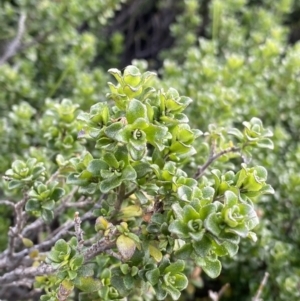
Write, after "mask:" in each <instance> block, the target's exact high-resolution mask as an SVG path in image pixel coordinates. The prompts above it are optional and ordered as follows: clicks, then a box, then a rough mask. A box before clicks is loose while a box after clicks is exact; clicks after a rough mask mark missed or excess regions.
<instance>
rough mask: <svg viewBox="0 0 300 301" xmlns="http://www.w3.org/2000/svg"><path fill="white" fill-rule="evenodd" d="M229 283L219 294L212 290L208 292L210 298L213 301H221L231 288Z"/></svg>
mask: <svg viewBox="0 0 300 301" xmlns="http://www.w3.org/2000/svg"><path fill="white" fill-rule="evenodd" d="M229 286H230V285H229V283H225V284H224V285H223V286H222V287H221V289H220V290H219V292H218V293H217V292H213V291H211V290H209V291H208V294H209V298H210V299H211V300H212V301H219V300H220V299H221V297H222V295H223V294H224V293H225V291H226V290H227V289H228V288H229Z"/></svg>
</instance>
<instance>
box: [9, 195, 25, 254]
mask: <svg viewBox="0 0 300 301" xmlns="http://www.w3.org/2000/svg"><path fill="white" fill-rule="evenodd" d="M27 199H28V196H27V193H25V195H24V197H23V199H22V200H21V201H20V202H18V203H17V204H16V205H15V206H14V210H15V226H14V227H10V229H9V232H8V236H9V240H8V257H9V258H10V259H11V258H12V257H13V254H14V252H15V245H16V238H19V237H20V234H21V231H22V229H23V226H24V224H25V222H26V216H25V215H23V209H24V206H25V204H26V202H27Z"/></svg>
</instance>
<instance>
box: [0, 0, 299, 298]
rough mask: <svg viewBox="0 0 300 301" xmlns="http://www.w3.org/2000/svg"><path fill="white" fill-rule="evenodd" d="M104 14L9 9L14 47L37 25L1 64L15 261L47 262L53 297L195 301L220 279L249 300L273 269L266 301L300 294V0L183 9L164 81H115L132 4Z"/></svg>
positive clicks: (7, 221)
mask: <svg viewBox="0 0 300 301" xmlns="http://www.w3.org/2000/svg"><path fill="white" fill-rule="evenodd" d="M100 2H101V1H100ZM100 2H96V1H94V0H88V1H85V3H81V2H79V1H77V0H72V1H58V2H57V1H54V2H53V3H52V2H51V1H50V2H49V1H46V0H43V1H39V4H38V5H37V4H36V3H35V1H15V4H14V5H15V7H14V6H13V4H11V3H8V2H7V3H5V4H3V5H2V4H1V5H2V7H3V10H2V12H1V14H3V15H5V16H6V17H7V24H8V25H7V24H6V25H5V26H0V28H1V31H5V35H6V39H7V41H10V40H11V39H13V37H14V36H15V32H16V28H17V26H16V24H17V23H18V14H20V13H23V12H25V13H26V15H27V19H28V20H30V22H27V23H26V27H27V28H26V33H25V35H24V37H23V40H24V45H23V46H24V49H22V47H21V50H22V51H20V52H18V53H17V55H16V56H15V57H14V58H13V60H11V61H10V62H9V64H8V63H6V64H4V65H2V66H1V75H0V85H1V86H3V87H5V88H4V89H2V90H1V92H0V115H1V118H0V145H1V148H0V172H1V173H2V174H3V181H2V182H1V183H0V188H1V191H0V196H1V199H2V198H7V199H8V200H9V201H7V202H2V203H1V201H0V214H1V217H0V232H1V233H5V235H4V236H5V237H3V235H0V248H1V249H3V250H4V252H3V253H2V254H0V267H1V268H2V267H4V268H5V269H6V271H7V273H9V272H12V273H13V271H14V269H15V267H16V262H18V264H19V262H20V264H23V265H24V266H25V267H24V268H25V269H26V268H29V269H31V268H33V267H34V268H36V270H38V269H39V268H41V267H42V268H43V264H42V262H44V264H45V266H46V267H47V268H48V269H49V270H47V271H44V272H43V273H42V272H39V273H37V274H30V277H31V279H32V278H33V277H34V276H36V278H35V284H34V288H33V290H35V289H41V290H43V293H44V295H43V296H41V300H49V301H61V300H77V299H78V300H82V301H89V300H94V301H102V300H106V301H109V300H120V301H123V300H124V301H125V300H127V299H130V300H145V301H148V300H153V299H156V300H170V299H172V300H178V299H180V298H181V300H185V299H186V298H188V294H189V293H190V292H191V290H193V289H194V288H193V287H198V288H199V287H201V286H203V281H202V280H203V279H204V280H205V281H209V282H212V283H213V281H212V280H207V279H208V278H206V276H205V275H208V276H209V277H210V278H217V277H218V276H220V277H218V280H219V281H220V282H221V283H223V282H224V283H226V282H229V283H230V284H231V286H232V290H231V291H230V292H228V296H226V294H225V295H224V296H223V297H222V298H224V300H226V298H227V299H228V300H241V299H243V300H250V298H251V297H252V296H254V294H255V292H256V291H257V288H258V285H259V282H260V280H261V278H260V276H261V275H263V273H264V272H265V271H268V272H269V273H270V275H271V277H270V279H269V282H268V285H267V286H265V288H264V291H263V293H262V297H263V299H264V300H275V301H281V300H284V301H285V300H292V301H293V300H295V301H296V300H298V299H299V292H298V291H299V290H298V289H297V288H298V287H299V281H300V276H299V275H300V270H299V268H298V267H299V265H300V262H299V258H298V257H297V255H296V254H297V253H296V252H297V250H298V245H299V231H298V229H299V222H298V221H299V212H298V209H297V208H299V201H298V194H299V176H298V169H299V164H300V162H299V157H300V156H299V154H300V152H299V146H298V144H297V141H298V140H299V131H298V128H299V125H300V118H299V116H298V115H299V114H298V113H297V108H298V106H299V97H298V96H299V92H300V91H299V87H300V85H299V76H298V73H299V59H298V58H299V49H300V48H299V45H298V44H295V45H293V46H292V45H286V39H287V29H286V28H285V27H283V26H282V25H281V23H282V22H283V20H284V18H285V17H286V14H287V13H289V12H290V11H291V6H292V1H286V0H282V1H278V3H276V4H274V3H271V1H267V0H265V1H262V2H261V3H260V4H259V5H257V4H256V3H255V1H243V0H230V1H226V2H224V1H223V2H222V1H219V0H215V1H210V2H209V3H208V4H207V5H208V6H207V7H206V4H205V3H206V2H205V3H203V4H202V3H201V4H200V3H199V1H196V0H189V1H184V2H182V3H181V4H180V5H182V8H183V10H182V13H180V14H179V15H178V17H177V18H176V22H175V23H174V24H173V25H172V26H171V32H172V34H173V36H174V38H175V44H174V45H175V46H174V47H172V49H170V51H167V52H164V53H163V54H162V55H161V57H162V58H163V67H162V68H161V70H159V74H160V77H159V78H157V77H156V76H155V73H154V72H150V71H145V72H143V71H142V69H146V64H145V63H144V62H143V61H136V62H134V63H133V64H134V65H136V66H134V65H130V66H127V67H126V68H124V69H122V70H123V71H121V70H118V69H116V68H113V69H109V70H108V73H109V74H110V75H111V76H112V77H113V78H114V80H115V83H112V82H108V86H106V85H105V83H106V82H107V81H108V80H109V79H108V75H107V74H106V73H105V72H104V71H103V70H102V68H98V67H95V66H96V65H97V63H98V62H101V63H102V66H104V67H105V68H106V67H107V68H109V67H111V66H114V65H115V66H118V64H119V62H118V54H119V53H120V51H121V50H122V46H121V43H122V40H123V37H122V36H121V35H120V34H118V33H115V34H113V35H112V36H111V37H110V38H109V39H108V40H107V41H105V37H101V38H99V35H103V36H104V35H105V32H106V30H107V27H106V28H105V27H104V25H105V24H106V23H107V22H109V18H110V17H111V16H113V11H114V10H115V9H116V8H118V7H119V5H120V3H121V2H123V1H120V0H119V1H111V0H106V1H102V2H101V3H100ZM206 9H208V13H209V14H210V19H211V23H210V24H209V25H207V26H206V27H205V30H206V32H205V35H206V37H207V38H200V39H198V33H199V26H200V24H201V22H202V20H203V18H202V17H203V16H202V15H201V14H203V11H205V10H206ZM16 12H17V13H16ZM204 22H207V21H205V20H204ZM0 24H2V21H0ZM41 28H43V29H44V30H45V36H43V35H41V37H40V38H39V39H41V42H39V41H37V42H36V39H37V38H38V37H39V35H38V34H39V32H40V29H41ZM39 39H38V40H39ZM125 39H126V37H125ZM32 43H33V44H32ZM31 44H32V45H31ZM26 45H31V46H30V47H29V46H28V49H27V48H26V47H27V46H26ZM49 57H50V58H51V61H50V60H49ZM138 67H139V68H138ZM105 68H104V69H105ZM182 95H185V96H182ZM254 116H257V117H254ZM273 133H274V137H272V135H273ZM271 137H272V138H271ZM273 149H274V150H273ZM267 170H268V171H267ZM268 183H270V184H268ZM271 185H272V186H273V187H274V188H276V192H275V193H274V190H273V188H272V186H271ZM270 195H272V196H270ZM7 204H8V206H9V207H6V206H5V205H7ZM11 209H14V210H11ZM75 210H76V211H77V210H78V212H76V213H75V214H74V212H75ZM11 214H15V215H16V217H15V221H11V220H12V219H11ZM74 216H75V218H74ZM79 217H81V218H82V221H81V220H80V218H79ZM71 219H74V223H72V221H71ZM259 221H261V222H260V223H259ZM81 222H82V224H81ZM30 223H33V225H34V226H36V229H31V228H30ZM57 224H58V225H57ZM44 225H46V226H44ZM10 226H11V227H10ZM9 227H10V230H8V229H9ZM54 227H57V229H56V230H55V229H54ZM72 228H74V230H75V232H72V231H73V230H71V229H72ZM33 230H36V231H33ZM33 232H35V233H33ZM6 233H8V235H6ZM246 239H249V240H250V241H252V242H251V243H249V241H247V240H246ZM6 246H7V247H6ZM5 248H6V249H5ZM14 260H16V261H14ZM26 265H27V267H26ZM31 266H32V267H31ZM198 267H199V268H200V269H199V270H198V271H203V273H202V274H200V275H199V274H198V275H196V276H195V277H194V272H195V271H197V269H198ZM5 269H3V272H1V273H0V283H1V285H2V284H3V283H4V282H3V283H2V282H1V281H6V280H5V279H4V280H3V277H5V275H6V272H4V271H5ZM31 271H32V270H31ZM49 271H50V272H49ZM24 275H25V276H24V279H26V277H27V276H26V275H28V274H26V273H25V274H24ZM16 277H17V276H16ZM30 277H29V278H30ZM200 277H201V278H200ZM14 280H16V285H19V284H18V281H20V280H21V279H19V278H16V279H14ZM3 285H6V283H4V284H3ZM20 285H21V286H22V285H24V284H23V283H21V284H20ZM27 285H28V284H27ZM4 287H5V286H4ZM185 289H187V290H185ZM245 291H246V293H245ZM0 292H3V290H2V291H0ZM24 298H25V299H26V298H27V299H28V296H26V297H24Z"/></svg>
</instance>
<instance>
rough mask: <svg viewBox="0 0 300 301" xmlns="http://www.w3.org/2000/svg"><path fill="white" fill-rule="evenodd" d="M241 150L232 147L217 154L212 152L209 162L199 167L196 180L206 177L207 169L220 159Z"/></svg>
mask: <svg viewBox="0 0 300 301" xmlns="http://www.w3.org/2000/svg"><path fill="white" fill-rule="evenodd" d="M240 150H241V149H240V148H239V147H235V146H232V147H229V148H226V149H224V150H222V151H220V152H219V153H216V154H215V153H214V152H212V153H211V154H210V156H209V158H208V160H207V161H206V162H205V163H204V165H202V166H199V167H198V170H197V172H196V173H195V175H194V179H196V180H198V179H199V178H201V177H202V176H203V175H204V173H205V171H206V169H207V168H208V167H209V166H210V165H211V164H212V163H213V162H214V161H215V160H217V159H218V158H220V157H222V156H224V155H225V154H228V153H234V152H239V151H240Z"/></svg>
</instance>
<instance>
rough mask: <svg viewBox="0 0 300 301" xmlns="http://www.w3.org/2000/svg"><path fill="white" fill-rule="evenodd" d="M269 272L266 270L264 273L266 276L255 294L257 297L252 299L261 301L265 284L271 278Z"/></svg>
mask: <svg viewBox="0 0 300 301" xmlns="http://www.w3.org/2000/svg"><path fill="white" fill-rule="evenodd" d="M269 275H270V274H269V273H268V272H265V275H264V278H263V279H262V281H261V283H260V285H259V288H258V290H257V292H256V295H255V297H254V298H253V299H252V301H259V300H260V299H259V298H260V295H261V293H262V291H263V288H264V287H265V285H266V283H267V281H268V278H269Z"/></svg>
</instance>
